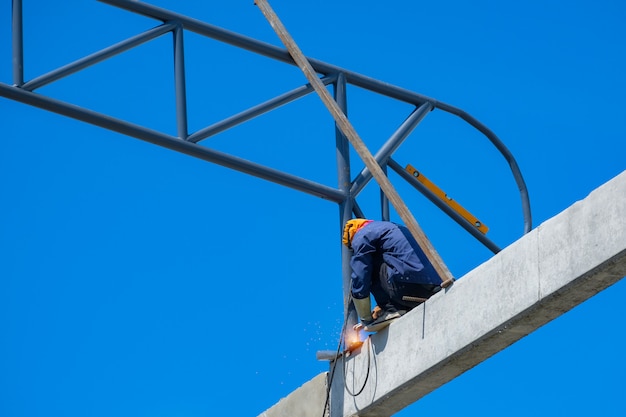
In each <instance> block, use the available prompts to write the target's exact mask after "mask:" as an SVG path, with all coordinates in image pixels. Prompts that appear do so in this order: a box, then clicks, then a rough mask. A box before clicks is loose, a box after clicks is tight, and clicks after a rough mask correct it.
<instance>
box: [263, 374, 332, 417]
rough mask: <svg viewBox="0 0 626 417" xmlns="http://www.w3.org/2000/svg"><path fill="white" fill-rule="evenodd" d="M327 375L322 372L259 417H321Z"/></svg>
mask: <svg viewBox="0 0 626 417" xmlns="http://www.w3.org/2000/svg"><path fill="white" fill-rule="evenodd" d="M327 375H328V372H324V373H321V374H319V375H318V376H316V377H315V378H313V379H312V380H310V381H308V382H307V383H305V384H304V385H302V386H301V387H300V388H298V389H297V390H295V391H294V392H292V393H291V394H289V395H288V396H287V397H286V398H283V399H282V400H280V401H279V402H278V403H277V404H276V405H274V406H273V407H272V408H270V409H268V410H267V411H264V412H263V413H262V414H261V415H259V417H294V416H298V417H321V416H323V415H324V413H323V411H324V405H325V404H326V392H327V385H326V381H327V379H328V378H327Z"/></svg>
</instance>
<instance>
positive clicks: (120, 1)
mask: <svg viewBox="0 0 626 417" xmlns="http://www.w3.org/2000/svg"><path fill="white" fill-rule="evenodd" d="M99 1H101V2H103V3H107V4H109V5H112V6H116V7H119V8H122V9H125V10H127V11H130V12H133V13H137V14H139V15H142V16H145V17H149V18H152V19H154V20H155V21H157V22H158V24H157V25H156V26H155V27H154V28H152V29H150V30H148V31H146V32H143V33H140V34H138V35H136V36H133V37H131V38H129V39H127V40H125V41H122V42H119V43H117V44H115V45H112V46H110V47H108V48H105V49H103V50H101V51H98V52H96V53H93V54H91V55H89V56H86V57H84V58H82V59H79V60H77V61H75V62H72V63H70V64H67V65H65V66H63V67H60V68H57V69H55V70H53V71H51V72H48V73H46V74H43V75H40V76H38V77H36V78H33V79H31V80H28V81H25V80H24V71H23V42H22V1H21V0H13V9H12V24H13V28H12V36H13V85H9V84H5V83H0V96H3V97H6V98H8V99H11V100H15V101H18V102H22V103H25V104H28V105H32V106H35V107H39V108H41V109H44V110H48V111H51V112H54V113H57V114H60V115H64V116H67V117H71V118H73V119H76V120H80V121H83V122H87V123H90V124H93V125H96V126H100V127H102V128H105V129H108V130H112V131H115V132H118V133H121V134H124V135H127V136H131V137H134V138H137V139H140V140H143V141H146V142H150V143H153V144H156V145H159V146H162V147H165V148H168V149H171V150H174V151H177V152H181V153H184V154H187V155H190V156H193V157H196V158H199V159H202V160H205V161H207V162H212V163H215V164H218V165H221V166H224V167H227V168H231V169H234V170H237V171H240V172H243V173H246V174H250V175H253V176H255V177H258V178H262V179H265V180H268V181H271V182H274V183H277V184H281V185H284V186H287V187H290V188H293V189H296V190H299V191H303V192H305V193H308V194H311V195H314V196H317V197H320V198H323V199H327V200H330V201H332V202H335V203H337V204H339V207H340V216H341V219H340V220H341V224H343V223H344V222H345V221H346V220H348V219H349V218H351V217H352V215H353V214H355V215H357V216H360V217H365V216H364V213H363V212H362V210H361V209H360V207H359V206H358V204H357V202H356V198H357V197H358V195H359V193H360V192H361V191H362V190H363V188H364V187H365V186H366V185H367V184H368V183H369V182H370V181H371V180H372V174H371V173H370V172H369V170H368V169H367V168H365V169H363V170H362V171H361V172H359V173H358V174H357V175H356V176H355V177H354V179H352V177H351V173H350V164H349V143H348V141H347V140H346V138H345V137H344V136H343V135H342V134H341V132H340V131H339V130H338V129H336V144H337V155H338V156H337V165H338V172H339V174H338V177H339V178H338V184H339V185H338V187H337V188H333V187H329V186H327V185H324V184H320V183H318V182H315V181H311V180H308V179H306V178H302V177H299V176H295V175H292V174H289V173H286V172H282V171H279V170H277V169H274V168H271V167H268V166H264V165H261V164H257V163H254V162H251V161H248V160H245V159H242V158H239V157H237V156H234V155H230V154H227V153H223V152H220V151H217V150H214V149H211V148H209V147H207V146H204V145H200V142H202V141H203V140H204V139H206V138H209V137H211V136H214V135H216V134H218V133H220V132H223V131H225V130H227V129H230V128H232V127H234V126H237V125H240V124H242V123H245V122H246V121H248V120H250V119H253V118H255V117H257V116H260V115H262V114H265V113H267V112H270V111H272V110H274V109H276V108H278V107H280V106H283V105H285V104H288V103H290V102H293V101H295V100H297V99H299V98H301V97H303V96H305V95H308V94H310V93H312V92H313V88H312V86H311V85H310V84H305V85H302V86H301V87H298V88H296V89H293V90H291V91H288V92H286V93H283V94H281V95H279V96H277V97H275V98H273V99H270V100H268V101H265V102H263V103H260V104H258V105H256V106H253V107H251V108H249V109H247V110H244V111H242V112H240V113H238V114H234V115H232V116H230V117H227V118H225V119H223V120H221V121H219V122H217V123H214V124H212V125H210V126H206V127H204V128H202V129H200V130H198V131H196V132H193V133H191V134H189V133H188V125H187V98H186V88H187V87H186V80H185V56H184V37H183V33H184V31H190V32H194V33H196V34H199V35H201V36H204V37H207V38H211V39H214V40H217V41H220V42H223V43H226V44H229V45H231V46H234V47H237V48H242V49H245V50H247V51H250V52H253V53H255V54H259V55H263V56H265V57H268V58H271V59H274V60H276V61H280V62H283V63H285V64H290V65H295V64H294V61H293V60H292V58H291V56H290V55H289V53H288V52H287V51H286V50H285V49H283V48H279V47H276V46H273V45H271V44H268V43H265V42H261V41H258V40H256V39H252V38H250V37H246V36H244V35H240V34H237V33H234V32H231V31H228V30H225V29H222V28H219V27H216V26H213V25H210V24H208V23H204V22H201V21H198V20H196V19H192V18H190V17H187V16H184V15H181V14H178V13H175V12H171V11H168V10H165V9H162V8H158V7H155V6H152V5H150V4H147V3H142V2H138V1H131V0H99ZM170 33H171V34H172V35H173V38H174V58H173V59H174V78H175V100H176V103H175V104H176V106H175V107H176V125H177V136H172V135H169V134H165V133H162V132H159V131H156V130H153V129H149V128H146V127H143V126H140V125H137V124H133V123H130V122H128V121H125V120H121V119H118V118H114V117H111V116H108V115H106V114H102V113H98V112H95V111H92V110H89V109H86V108H83V107H79V106H76V105H74V104H71V103H68V102H64V101H60V100H57V99H54V98H51V97H47V96H45V95H43V94H40V93H37V94H35V93H34V92H35V90H37V89H39V88H41V87H43V86H45V85H48V84H51V83H53V82H55V81H57V80H59V79H62V78H64V77H67V76H69V75H72V74H74V73H76V72H78V71H81V70H83V69H85V68H87V67H90V66H92V65H95V64H98V63H99V62H102V61H104V60H106V59H108V58H111V57H113V56H116V55H119V54H121V53H122V52H125V51H127V50H129V49H132V48H135V47H137V46H139V45H142V44H144V43H146V42H148V41H151V40H153V39H155V38H157V37H160V36H163V35H166V34H170ZM308 60H309V62H310V63H311V65H312V67H313V68H314V70H315V71H316V72H317V73H318V74H319V75H320V78H321V81H322V82H323V84H324V85H326V86H332V87H333V89H334V97H335V100H336V101H337V103H338V104H339V105H340V107H341V108H342V109H343V110H344V112H345V109H346V108H347V96H346V86H347V85H353V86H356V87H360V88H362V89H365V90H368V91H370V92H373V93H376V94H380V95H383V96H386V97H389V98H392V99H395V100H398V101H401V102H405V103H408V104H411V105H413V106H415V109H414V110H413V111H412V112H411V113H410V114H409V116H408V117H407V118H406V120H405V121H404V122H403V124H402V125H401V126H400V127H399V128H398V129H397V130H396V132H395V133H394V134H393V135H392V136H391V137H390V138H389V139H388V140H387V142H386V143H385V144H384V145H383V146H382V147H381V148H380V149H379V150H378V152H377V153H376V154H375V155H374V156H375V159H376V161H377V162H378V163H379V164H380V166H381V167H382V168H383V169H384V170H386V169H387V168H391V169H392V170H393V171H395V172H396V173H397V174H398V175H400V177H402V178H403V179H405V180H406V181H407V182H408V183H409V184H411V185H412V186H413V187H414V188H415V189H417V190H418V191H419V192H421V193H422V194H423V195H424V196H426V197H427V198H428V199H429V200H430V201H431V202H433V203H434V204H435V205H436V206H437V207H439V208H440V209H441V210H442V211H444V212H445V213H446V214H447V215H448V216H449V217H451V218H452V219H453V220H454V221H455V222H457V223H458V224H459V225H460V226H461V227H463V228H464V229H465V230H466V231H467V232H469V233H470V234H471V235H472V236H474V237H475V238H476V239H477V240H478V241H480V242H481V243H482V244H483V245H484V246H486V247H487V248H489V249H490V250H491V251H492V252H494V253H497V252H498V251H499V250H500V248H499V247H498V246H497V245H496V244H495V243H493V242H492V241H491V240H490V239H488V238H487V237H486V236H485V235H484V234H482V233H481V232H480V231H479V230H477V228H476V227H475V225H474V224H472V223H470V222H468V221H467V220H465V219H464V218H463V217H461V216H460V215H459V214H458V213H457V212H456V211H454V210H453V209H451V208H450V207H449V206H448V205H447V204H445V202H444V201H442V200H441V199H440V198H439V197H437V196H436V195H435V194H434V193H433V192H431V191H430V190H429V189H428V188H426V187H424V186H423V185H422V184H421V183H420V182H419V181H417V180H415V178H413V177H412V176H411V175H410V174H409V173H407V172H406V171H405V170H404V168H403V167H402V166H400V164H398V163H397V162H396V161H394V160H393V158H392V155H393V153H394V152H395V150H396V149H398V147H399V146H400V144H402V142H403V141H404V140H405V139H406V138H407V137H408V135H409V134H410V133H411V132H412V131H413V130H414V129H415V127H417V125H418V124H419V123H420V122H421V121H422V120H423V119H424V118H425V117H426V115H428V113H430V112H431V111H433V110H440V111H443V112H446V113H450V114H452V115H455V116H457V117H459V118H461V119H462V120H464V121H465V122H466V123H468V124H469V125H471V126H472V127H474V128H475V129H477V130H478V131H479V132H481V133H482V134H483V135H484V136H485V137H486V138H487V139H488V140H489V141H490V142H491V143H492V144H493V146H495V147H496V149H497V150H498V151H499V152H500V154H501V155H502V156H503V157H504V158H505V160H506V161H507V163H508V165H509V167H510V169H511V172H512V174H513V178H514V179H515V182H516V184H517V186H518V188H519V192H520V197H521V205H522V213H523V218H524V233H528V232H529V231H530V230H531V228H532V219H531V212H530V202H529V197H528V191H527V188H526V185H525V182H524V179H523V177H522V174H521V172H520V169H519V167H518V165H517V162H516V161H515V158H514V157H513V155H512V154H511V152H510V151H509V150H508V149H507V147H506V146H505V145H504V143H503V142H502V141H501V140H500V139H499V138H498V137H497V136H496V135H495V134H494V133H493V132H492V131H491V130H490V129H489V128H487V127H486V126H485V125H484V124H482V123H481V122H480V121H478V120H477V119H475V118H474V117H473V116H471V115H470V114H468V113H467V112H465V111H463V110H461V109H459V108H457V107H455V106H452V105H450V104H447V103H444V102H441V101H439V100H436V99H433V98H430V97H427V96H424V95H421V94H418V93H415V92H412V91H409V90H406V89H403V88H400V87H397V86H394V85H391V84H388V83H385V82H382V81H378V80H375V79H373V78H370V77H367V76H364V75H361V74H358V73H356V72H353V71H349V70H347V69H344V68H341V67H338V66H335V65H332V64H329V63H326V62H322V61H319V60H316V59H308ZM381 198H382V200H383V201H382V203H383V218H386V219H388V216H389V214H388V204H387V203H386V201H385V198H384V196H383V197H381ZM385 207H386V209H385ZM345 260H346V254H345V253H344V255H343V261H344V262H343V264H344V266H343V273H344V277H345V276H346V274H347V273H348V272H347V268H348V266H347V265H346V264H347V262H345ZM344 280H345V278H344Z"/></svg>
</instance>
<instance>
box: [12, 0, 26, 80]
mask: <svg viewBox="0 0 626 417" xmlns="http://www.w3.org/2000/svg"><path fill="white" fill-rule="evenodd" d="M11 16H12V22H11V25H12V28H13V30H12V32H13V37H12V47H13V84H14V85H16V86H21V85H22V84H24V31H23V27H22V22H23V19H22V18H23V15H22V0H13V5H12V14H11Z"/></svg>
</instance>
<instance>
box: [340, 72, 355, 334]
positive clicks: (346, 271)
mask: <svg viewBox="0 0 626 417" xmlns="http://www.w3.org/2000/svg"><path fill="white" fill-rule="evenodd" d="M335 101H336V102H337V105H338V106H339V108H340V109H341V110H342V111H343V112H344V114H346V115H347V114H348V97H347V89H346V77H345V76H344V75H343V74H339V77H338V78H337V81H336V82H335ZM335 142H336V146H337V180H338V181H337V182H338V187H339V189H340V190H341V191H343V192H344V193H345V195H346V199H345V200H344V201H342V202H341V203H339V233H338V237H339V239H341V236H342V234H343V226H344V224H346V222H347V221H348V220H350V219H351V218H352V207H353V202H354V200H353V199H352V198H351V197H350V194H349V193H350V175H351V174H350V142H349V141H348V139H347V138H346V136H345V135H344V134H343V132H342V131H341V129H340V128H339V126H338V125H337V124H336V123H335ZM339 239H338V240H339ZM340 245H341V277H342V284H343V287H342V288H343V306H344V317H345V318H346V334H344V335H342V336H343V338H344V341H345V340H346V339H348V338H349V335H351V333H353V332H354V331H353V326H354V325H355V324H357V322H358V318H357V314H356V310H355V308H354V305H353V304H352V303H351V302H350V299H351V295H352V285H351V278H352V277H351V275H352V267H351V266H350V258H351V253H350V250H349V249H348V247H347V246H345V245H343V244H341V243H340Z"/></svg>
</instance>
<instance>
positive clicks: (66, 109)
mask: <svg viewBox="0 0 626 417" xmlns="http://www.w3.org/2000/svg"><path fill="white" fill-rule="evenodd" d="M0 96H3V97H6V98H9V99H11V100H15V101H19V102H21V103H25V104H29V105H31V106H35V107H39V108H41V109H44V110H48V111H51V112H54V113H57V114H61V115H63V116H67V117H71V118H73V119H76V120H80V121H83V122H86V123H90V124H93V125H95V126H100V127H103V128H105V129H109V130H112V131H114V132H118V133H121V134H124V135H128V136H132V137H134V138H137V139H141V140H143V141H146V142H149V143H153V144H155V145H159V146H162V147H164V148H168V149H171V150H174V151H177V152H180V153H183V154H186V155H190V156H193V157H196V158H199V159H202V160H204V161H208V162H212V163H215V164H217V165H221V166H223V167H226V168H231V169H234V170H236V171H240V172H243V173H246V174H250V175H253V176H255V177H258V178H262V179H265V180H268V181H271V182H274V183H276V184H280V185H284V186H287V187H289V188H293V189H295V190H299V191H303V192H305V193H308V194H311V195H314V196H316V197H320V198H323V199H326V200H330V201H334V202H335V203H340V202H342V201H344V199H345V194H344V193H343V192H341V191H340V190H338V189H336V188H331V187H328V186H326V185H323V184H319V183H316V182H313V181H310V180H307V179H304V178H300V177H297V176H294V175H291V174H287V173H284V172H281V171H278V170H276V169H273V168H269V167H265V166H263V165H259V164H257V163H254V162H251V161H247V160H245V159H242V158H238V157H236V156H232V155H229V154H226V153H223V152H219V151H215V150H212V149H208V148H206V147H204V146H200V145H196V144H195V143H189V142H187V141H184V140H180V139H178V138H176V137H174V136H170V135H166V134H164V133H161V132H157V131H154V130H151V129H147V128H144V127H142V126H138V125H135V124H132V123H129V122H126V121H123V120H119V119H115V118H113V117H110V116H107V115H104V114H101V113H97V112H94V111H92V110H89V109H85V108H82V107H79V106H75V105H73V104H69V103H65V102H63V101H60V100H56V99H52V98H48V97H44V96H42V95H41V94H35V93H31V92H29V91H25V90H23V89H20V88H17V87H11V86H9V85H7V84H4V83H0Z"/></svg>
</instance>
